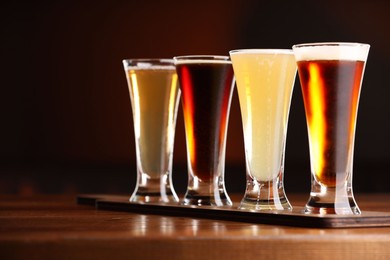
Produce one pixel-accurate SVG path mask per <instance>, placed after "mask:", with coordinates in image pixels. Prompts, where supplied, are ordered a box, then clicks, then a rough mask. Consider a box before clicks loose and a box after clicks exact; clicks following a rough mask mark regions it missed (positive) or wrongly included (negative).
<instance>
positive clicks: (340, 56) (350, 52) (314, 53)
mask: <svg viewBox="0 0 390 260" xmlns="http://www.w3.org/2000/svg"><path fill="white" fill-rule="evenodd" d="M369 48H370V46H369V45H368V44H361V45H310V44H308V45H307V46H304V47H293V49H294V54H295V59H296V60H297V61H304V60H352V61H355V60H356V61H366V60H367V55H368V49H369Z"/></svg>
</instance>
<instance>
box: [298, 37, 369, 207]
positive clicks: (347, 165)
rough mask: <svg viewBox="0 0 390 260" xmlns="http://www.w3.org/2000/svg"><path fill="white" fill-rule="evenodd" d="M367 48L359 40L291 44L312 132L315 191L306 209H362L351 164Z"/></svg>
mask: <svg viewBox="0 0 390 260" xmlns="http://www.w3.org/2000/svg"><path fill="white" fill-rule="evenodd" d="M369 48H370V46H369V45H368V44H360V43H312V44H311V43H309V44H298V45H294V46H293V50H294V54H295V58H296V60H297V64H298V73H299V77H300V82H301V88H302V94H303V100H304V106H305V113H306V122H307V129H308V137H309V150H310V164H311V193H310V198H309V200H308V202H307V204H306V206H305V212H307V213H319V214H360V210H359V207H358V205H357V204H356V202H355V199H354V196H353V192H352V165H353V152H354V142H355V127H356V117H357V111H358V103H359V96H360V88H361V83H362V79H363V74H364V68H365V63H366V60H367V56H368V51H369Z"/></svg>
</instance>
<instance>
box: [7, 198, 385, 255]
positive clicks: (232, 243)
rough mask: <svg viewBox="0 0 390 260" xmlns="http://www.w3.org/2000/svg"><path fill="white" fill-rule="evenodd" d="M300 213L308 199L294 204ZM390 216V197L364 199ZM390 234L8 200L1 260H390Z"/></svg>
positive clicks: (63, 201)
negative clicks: (299, 208)
mask: <svg viewBox="0 0 390 260" xmlns="http://www.w3.org/2000/svg"><path fill="white" fill-rule="evenodd" d="M289 198H290V200H291V202H292V203H293V204H294V205H300V204H302V205H303V204H304V202H305V199H306V196H300V195H294V196H290V197H289ZM356 198H357V200H358V203H359V206H360V207H361V209H362V210H375V211H387V212H390V194H375V195H365V194H363V195H360V196H359V195H357V196H356ZM389 255H390V228H389V227H383V228H351V229H318V228H316V229H313V228H298V227H285V226H278V225H262V224H252V223H242V222H233V221H222V220H209V219H200V218H188V217H167V216H159V215H143V214H134V213H126V212H114V211H100V210H95V209H94V207H91V206H81V205H77V203H76V198H75V197H70V196H53V195H51V196H34V197H15V196H0V256H1V257H0V258H1V259H92V258H93V259H110V258H111V259H121V258H123V259H124V258H126V259H154V258H155V259H157V258H158V259H168V258H169V259H222V258H226V259H254V258H256V259H259V258H266V259H267V258H270V259H282V258H283V259H304V258H306V257H307V258H310V259H352V258H353V259H386V257H388V256H389Z"/></svg>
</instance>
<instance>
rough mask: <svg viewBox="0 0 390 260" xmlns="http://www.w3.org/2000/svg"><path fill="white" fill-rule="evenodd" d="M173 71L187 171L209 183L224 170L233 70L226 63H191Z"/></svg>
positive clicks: (178, 66)
mask: <svg viewBox="0 0 390 260" xmlns="http://www.w3.org/2000/svg"><path fill="white" fill-rule="evenodd" d="M176 70H177V74H178V77H179V83H180V88H181V91H182V96H181V97H182V106H183V112H184V121H185V129H186V137H187V149H188V154H189V160H190V163H189V165H188V167H189V172H190V173H191V174H193V175H194V176H195V177H197V178H198V179H200V180H201V181H203V182H212V181H213V177H214V173H216V172H218V171H221V170H222V171H223V169H224V165H223V164H224V161H225V159H224V158H225V140H226V132H227V122H228V115H229V108H230V101H231V96H232V90H233V85H232V82H233V77H234V74H233V68H232V65H231V63H230V61H220V62H214V63H213V62H212V61H208V62H207V61H206V62H200V63H197V62H195V61H194V62H189V63H180V64H177V65H176ZM221 167H222V168H221Z"/></svg>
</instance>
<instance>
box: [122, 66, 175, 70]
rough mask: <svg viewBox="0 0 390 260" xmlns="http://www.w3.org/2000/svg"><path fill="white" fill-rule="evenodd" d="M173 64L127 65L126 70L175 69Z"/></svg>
mask: <svg viewBox="0 0 390 260" xmlns="http://www.w3.org/2000/svg"><path fill="white" fill-rule="evenodd" d="M175 69H176V68H175V66H173V65H167V66H164V65H149V66H126V70H175Z"/></svg>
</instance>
